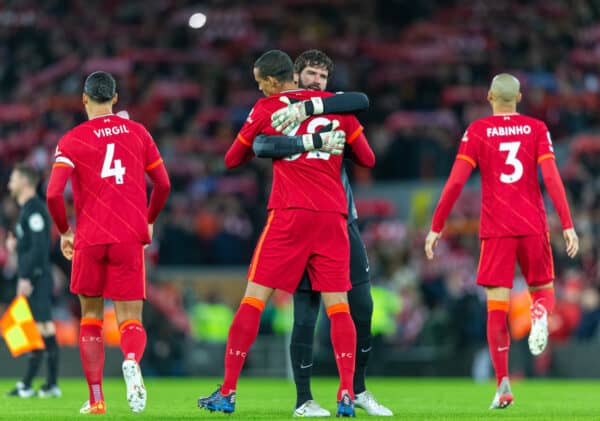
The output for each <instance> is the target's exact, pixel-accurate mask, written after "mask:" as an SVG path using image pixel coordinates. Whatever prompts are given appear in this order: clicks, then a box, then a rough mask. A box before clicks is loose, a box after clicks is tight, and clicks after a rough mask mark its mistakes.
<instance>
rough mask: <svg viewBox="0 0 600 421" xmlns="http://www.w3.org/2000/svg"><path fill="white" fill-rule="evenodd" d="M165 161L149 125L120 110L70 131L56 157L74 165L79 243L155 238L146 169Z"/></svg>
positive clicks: (143, 241) (84, 245)
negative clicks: (150, 228)
mask: <svg viewBox="0 0 600 421" xmlns="http://www.w3.org/2000/svg"><path fill="white" fill-rule="evenodd" d="M161 162H162V159H161V157H160V153H159V152H158V148H157V147H156V144H155V143H154V140H153V139H152V137H151V136H150V134H149V133H148V131H147V130H146V129H145V128H144V126H142V125H141V124H139V123H136V122H134V121H131V120H127V119H124V118H121V117H119V116H116V115H112V114H111V115H106V116H101V117H96V118H94V119H92V120H89V121H86V122H85V123H82V124H80V125H78V126H77V127H75V128H73V129H72V130H70V131H69V132H68V133H66V134H65V135H64V136H63V137H62V138H61V139H60V141H59V142H58V146H57V148H56V163H57V164H62V165H69V166H71V167H73V173H72V176H71V187H72V189H73V202H74V204H75V216H76V218H77V221H76V224H75V248H82V247H87V246H92V245H99V244H113V243H148V242H150V238H149V235H148V210H147V208H148V205H147V203H148V202H147V200H148V199H147V191H146V175H145V172H146V171H147V170H150V169H152V168H154V167H156V166H157V165H160V163H161Z"/></svg>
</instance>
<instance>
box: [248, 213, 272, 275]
mask: <svg viewBox="0 0 600 421" xmlns="http://www.w3.org/2000/svg"><path fill="white" fill-rule="evenodd" d="M274 216H275V210H272V211H271V212H270V213H269V217H268V218H267V223H266V225H265V228H264V229H263V232H262V234H261V235H260V239H259V240H258V244H257V245H256V250H254V256H253V257H252V263H251V264H250V274H249V275H248V280H249V281H254V275H255V274H256V266H257V264H258V258H259V257H260V251H261V249H262V246H263V242H264V241H265V237H266V236H267V232H269V228H270V227H271V222H273V217H274Z"/></svg>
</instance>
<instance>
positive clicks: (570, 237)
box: [563, 228, 579, 259]
mask: <svg viewBox="0 0 600 421" xmlns="http://www.w3.org/2000/svg"><path fill="white" fill-rule="evenodd" d="M563 238H564V239H565V244H566V246H567V255H568V256H569V257H570V258H571V259H572V258H574V257H575V256H576V255H577V252H578V251H579V237H577V233H576V232H575V229H574V228H569V229H566V230H564V231H563Z"/></svg>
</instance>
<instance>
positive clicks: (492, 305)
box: [487, 300, 509, 313]
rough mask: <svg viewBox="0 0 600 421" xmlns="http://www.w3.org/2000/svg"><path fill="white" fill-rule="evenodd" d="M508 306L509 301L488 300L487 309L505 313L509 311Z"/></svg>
mask: <svg viewBox="0 0 600 421" xmlns="http://www.w3.org/2000/svg"><path fill="white" fill-rule="evenodd" d="M508 306H509V302H508V301H500V300H488V302H487V311H503V312H505V313H508Z"/></svg>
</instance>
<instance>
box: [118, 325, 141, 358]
mask: <svg viewBox="0 0 600 421" xmlns="http://www.w3.org/2000/svg"><path fill="white" fill-rule="evenodd" d="M119 332H121V352H123V358H124V359H126V360H135V361H137V363H138V364H139V363H140V360H141V359H142V356H143V355H144V349H146V330H145V329H144V326H142V323H141V322H140V321H139V320H133V319H132V320H125V321H124V322H123V323H121V324H120V325H119Z"/></svg>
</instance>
